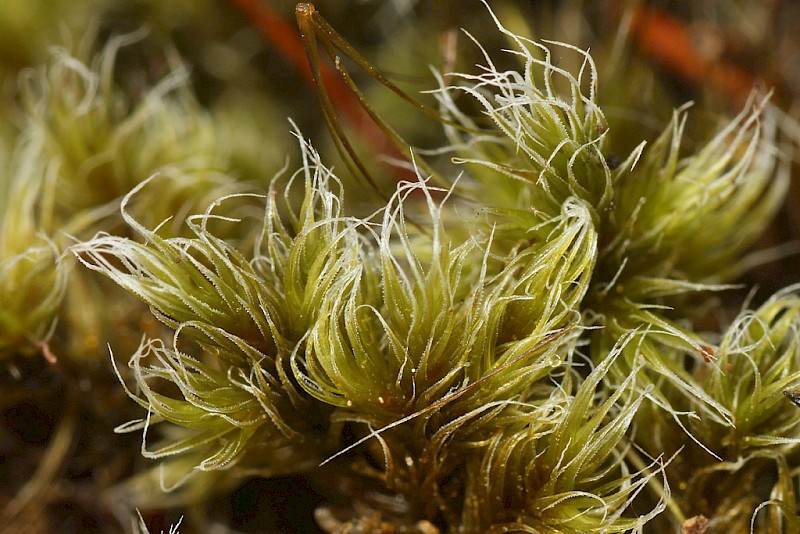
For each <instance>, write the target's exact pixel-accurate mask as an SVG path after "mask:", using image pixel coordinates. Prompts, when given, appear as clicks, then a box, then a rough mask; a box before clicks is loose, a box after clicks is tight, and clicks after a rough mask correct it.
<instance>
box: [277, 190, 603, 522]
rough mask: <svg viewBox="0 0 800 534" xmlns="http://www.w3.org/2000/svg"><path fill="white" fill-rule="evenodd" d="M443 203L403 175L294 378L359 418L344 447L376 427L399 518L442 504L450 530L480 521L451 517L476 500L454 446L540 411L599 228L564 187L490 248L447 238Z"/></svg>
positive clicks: (324, 304) (339, 413) (466, 446)
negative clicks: (552, 209) (510, 241)
mask: <svg viewBox="0 0 800 534" xmlns="http://www.w3.org/2000/svg"><path fill="white" fill-rule="evenodd" d="M412 191H419V192H421V193H422V194H423V195H424V198H425V201H426V203H427V207H428V220H429V221H430V223H427V221H426V222H425V223H421V221H422V220H423V219H419V218H418V217H416V216H415V219H414V220H415V224H417V225H421V227H423V228H430V234H429V235H428V234H420V233H418V232H417V231H414V230H411V229H410V228H409V227H408V226H407V225H408V222H407V220H406V218H405V215H404V205H405V203H406V202H407V200H404V199H406V197H407V195H409V194H410V193H411V192H412ZM412 198H413V197H412ZM445 210H446V205H445V204H440V203H437V202H435V201H434V199H433V190H431V189H429V188H428V186H427V184H426V183H425V182H420V183H418V184H407V185H406V186H404V187H401V188H400V190H399V191H398V193H397V194H396V195H395V197H394V199H393V200H392V202H390V204H389V206H388V207H387V209H386V210H385V212H384V214H383V219H382V221H381V224H380V225H378V226H377V227H376V230H375V231H374V234H373V239H374V242H375V244H374V246H373V250H374V253H372V254H369V255H367V256H366V258H368V259H371V260H372V261H370V262H367V263H364V264H361V265H357V266H353V269H352V270H342V271H340V272H338V273H336V274H337V278H336V279H335V280H334V281H333V282H332V286H331V290H330V291H328V292H327V293H326V294H325V295H324V298H323V300H322V301H321V312H320V314H319V319H318V320H317V322H316V323H315V324H314V325H313V326H312V328H311V329H310V331H309V334H308V337H307V339H306V343H305V347H304V350H303V351H297V352H296V353H295V356H294V358H293V360H292V361H293V366H294V370H295V374H296V376H297V377H298V380H299V382H300V384H301V385H302V386H303V387H304V389H305V390H306V391H307V392H308V393H309V394H310V395H311V396H313V397H315V398H317V399H319V400H320V401H322V402H325V403H327V404H330V405H332V406H335V407H336V408H337V410H336V412H335V413H334V414H333V418H334V420H335V421H337V422H351V423H360V424H366V425H367V426H366V430H369V432H367V433H366V435H365V436H364V437H363V438H362V439H360V440H357V441H356V442H355V444H354V445H357V444H360V443H362V442H364V441H367V440H372V439H373V438H375V439H374V441H371V443H372V444H373V445H374V447H373V448H372V449H370V450H369V451H368V454H369V455H371V456H372V457H373V461H374V462H378V463H382V464H383V465H384V468H383V469H382V470H379V471H378V472H377V473H376V476H379V477H380V479H381V480H383V481H384V484H385V489H384V491H385V490H391V491H394V492H398V493H399V494H401V495H402V496H403V497H404V499H405V503H404V505H403V506H402V507H401V508H400V509H399V510H397V509H395V510H390V511H388V513H390V514H395V515H396V520H397V521H398V523H399V524H405V525H412V524H415V522H416V521H417V520H419V519H432V518H435V517H437V516H439V515H444V516H445V517H446V523H447V524H448V525H449V526H450V527H451V528H454V529H455V528H464V529H467V530H466V531H472V530H469V529H475V530H474V531H480V528H481V527H480V525H479V524H478V525H476V524H473V523H472V522H468V523H465V522H463V519H462V518H461V517H460V512H459V511H460V510H461V509H462V507H463V506H464V503H463V502H461V501H462V499H465V498H468V499H472V498H474V496H473V495H471V494H468V495H469V496H468V497H465V496H464V495H462V494H461V493H460V492H459V491H458V490H456V489H454V488H456V487H459V485H461V487H464V486H466V485H469V484H471V482H470V481H469V479H468V476H469V475H468V473H467V470H466V465H465V463H464V458H465V457H466V453H467V451H470V452H471V453H472V454H474V450H473V449H474V448H479V449H481V448H485V447H486V444H487V443H488V441H487V437H488V436H492V435H494V433H496V432H497V431H498V430H499V429H502V428H504V426H505V425H506V424H509V422H510V421H513V420H516V419H515V418H525V417H526V415H521V414H525V413H528V414H529V413H530V412H534V413H538V412H537V411H541V413H542V414H544V413H545V412H547V411H548V409H546V408H541V407H540V406H539V404H547V403H548V402H549V401H547V399H549V398H550V395H552V394H554V393H557V391H558V389H557V388H556V387H554V386H553V384H551V383H550V382H549V381H548V377H550V376H551V374H553V373H555V372H557V371H558V370H559V369H561V370H563V369H562V366H563V365H564V360H565V358H567V356H568V355H569V354H570V353H571V351H572V347H573V346H574V342H575V340H576V338H577V330H570V329H569V328H570V327H571V326H574V324H575V323H576V322H577V321H578V320H579V313H578V311H577V310H578V308H579V305H580V302H581V300H582V298H583V296H584V292H585V290H586V288H587V284H588V279H589V277H590V275H591V272H592V268H593V266H594V258H595V251H596V248H595V247H596V234H595V231H594V227H593V224H592V219H591V215H590V213H589V210H588V208H587V207H586V206H585V203H584V202H582V201H580V200H578V199H572V200H570V201H568V202H566V203H565V204H564V206H563V209H562V212H561V213H560V214H559V215H558V216H556V217H553V218H551V219H549V220H547V221H546V222H544V223H541V224H539V225H538V226H535V227H532V228H530V229H529V232H528V235H529V237H530V241H531V244H529V246H528V247H526V248H525V249H522V250H519V251H515V253H514V254H509V255H507V256H495V255H493V253H492V250H491V247H492V243H491V240H487V241H486V242H483V243H481V242H480V241H478V240H476V238H471V239H469V240H467V241H463V242H462V241H458V240H453V239H452V238H451V237H450V236H449V234H448V231H447V226H446V225H445V224H444V222H443V221H444V219H443V217H442V212H443V211H445ZM526 407H527V408H526ZM543 417H544V416H543ZM479 436H480V437H479ZM481 443H482V445H481ZM352 446H353V445H351V446H350V447H348V448H347V449H345V451H347V450H349V449H350V448H352ZM345 451H342V452H345ZM396 504H397V503H396ZM378 510H379V511H381V509H380V508H378ZM383 512H384V513H387V510H385V509H384V510H383ZM458 525H460V526H458ZM409 528H410V527H409Z"/></svg>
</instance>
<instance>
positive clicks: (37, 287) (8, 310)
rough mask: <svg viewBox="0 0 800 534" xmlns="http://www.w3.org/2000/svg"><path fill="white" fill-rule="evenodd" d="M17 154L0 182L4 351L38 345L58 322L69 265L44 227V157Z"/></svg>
mask: <svg viewBox="0 0 800 534" xmlns="http://www.w3.org/2000/svg"><path fill="white" fill-rule="evenodd" d="M31 152H34V153H35V148H34V147H32V146H29V147H28V148H27V150H26V151H24V152H22V153H20V154H17V157H15V160H14V161H13V162H12V163H11V164H9V166H8V167H9V168H8V171H7V172H6V173H3V175H4V176H10V177H11V179H9V180H7V181H4V183H2V184H0V185H1V186H2V187H0V191H2V194H1V195H0V301H1V302H3V306H4V311H3V313H2V314H0V357H2V358H5V357H12V356H14V355H16V354H30V353H33V352H36V351H38V350H39V349H38V348H37V344H38V343H39V342H44V341H46V340H47V337H48V336H49V334H50V333H51V332H52V328H53V327H54V326H55V318H56V313H57V310H58V307H59V305H60V303H61V299H62V297H63V294H64V289H65V274H66V273H65V271H64V268H63V265H62V264H58V263H57V261H56V260H57V257H58V250H57V249H56V246H55V244H54V243H52V242H50V241H49V240H48V239H47V237H46V236H44V235H42V234H41V233H40V227H39V224H38V222H39V220H40V206H39V204H38V201H39V198H40V196H41V195H42V189H43V188H46V187H48V184H47V183H43V178H44V172H43V169H42V167H43V163H42V162H40V161H39V160H37V159H35V157H34V156H32V155H31Z"/></svg>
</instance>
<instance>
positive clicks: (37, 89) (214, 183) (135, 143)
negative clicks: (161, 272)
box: [20, 34, 235, 235]
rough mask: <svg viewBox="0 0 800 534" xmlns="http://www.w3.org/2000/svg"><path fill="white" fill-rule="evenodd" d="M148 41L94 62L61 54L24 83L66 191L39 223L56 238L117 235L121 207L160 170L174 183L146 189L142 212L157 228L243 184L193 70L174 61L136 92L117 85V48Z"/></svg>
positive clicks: (44, 149) (121, 40)
mask: <svg viewBox="0 0 800 534" xmlns="http://www.w3.org/2000/svg"><path fill="white" fill-rule="evenodd" d="M141 37H142V36H141V35H136V34H131V35H128V36H123V37H116V38H113V39H112V40H111V41H109V44H108V45H107V46H106V47H105V49H104V50H103V52H102V53H100V54H98V55H97V56H96V57H94V58H93V60H92V61H91V62H84V61H82V60H81V59H79V58H78V57H74V56H72V55H70V54H68V53H67V52H66V51H65V50H57V51H55V52H54V57H53V60H52V61H51V62H50V63H49V64H48V65H46V66H45V67H43V68H41V69H40V70H38V71H31V72H28V73H27V74H26V76H24V77H23V78H22V81H23V89H22V91H21V95H20V96H21V99H22V101H23V106H24V109H25V112H26V115H27V117H26V118H27V125H28V126H27V127H28V129H29V130H30V132H31V133H30V135H31V136H36V137H38V138H40V139H41V145H40V147H39V154H38V157H39V158H41V159H43V160H44V161H47V162H48V172H49V173H50V174H49V179H50V180H52V181H54V182H56V187H57V188H58V194H57V195H54V196H53V197H52V198H49V199H48V201H49V203H50V205H51V206H52V210H51V213H50V214H49V218H48V219H47V220H44V221H41V224H42V226H43V228H44V229H45V231H47V232H48V233H54V232H55V230H56V229H59V230H61V231H63V232H65V233H67V234H72V235H81V234H86V233H87V232H90V231H91V230H92V229H95V230H96V229H97V228H98V226H97V225H98V223H99V222H100V221H102V225H103V227H104V228H105V229H107V230H108V229H112V228H113V225H114V223H116V221H111V220H108V218H109V216H110V215H113V214H116V213H117V211H118V210H117V207H116V206H117V205H114V204H113V203H114V202H119V199H120V198H122V196H123V195H125V194H126V193H128V192H129V191H130V190H131V189H132V188H133V187H134V186H136V185H137V184H138V183H140V182H141V181H142V180H144V179H145V178H147V177H149V176H151V175H153V174H155V173H160V174H161V175H163V176H165V177H167V178H166V179H163V180H159V181H158V182H156V183H155V184H154V185H153V187H151V188H149V189H148V190H147V191H146V192H145V194H146V195H147V199H146V202H147V206H148V209H146V210H142V211H141V214H142V217H144V220H145V222H147V223H148V224H151V225H155V224H158V223H160V222H162V221H163V220H164V219H165V218H166V217H168V216H169V215H171V214H177V215H178V216H179V217H180V214H181V213H191V212H192V206H195V207H196V206H202V205H207V204H208V203H210V202H211V201H212V200H214V199H216V198H218V197H219V196H221V195H222V194H224V191H223V190H222V187H223V186H224V187H229V188H230V187H231V186H232V185H233V184H234V183H235V182H234V179H233V178H232V177H231V176H229V173H227V172H226V171H228V168H229V165H228V163H227V160H226V154H227V150H226V148H225V144H224V142H222V138H221V135H220V132H218V131H217V130H216V126H215V124H214V121H213V120H212V118H211V116H210V115H209V114H208V112H206V111H204V110H203V109H202V108H201V107H200V106H199V105H198V104H197V102H195V100H194V97H193V96H192V93H191V91H190V89H189V87H188V84H187V81H188V78H187V77H188V74H187V70H186V68H185V67H183V66H181V65H175V64H173V65H172V68H171V72H170V73H169V75H167V76H165V77H164V78H163V79H162V80H161V81H159V82H158V83H157V84H155V85H154V86H153V87H151V88H149V89H148V90H147V91H144V92H141V91H140V94H139V95H138V96H131V95H132V94H134V93H133V92H132V91H129V90H128V88H121V87H118V86H117V85H116V83H115V78H114V64H115V60H116V55H117V52H118V50H119V48H120V47H122V46H126V45H129V44H130V43H132V42H135V41H136V40H137V39H141ZM173 63H174V62H173ZM209 193H211V194H212V195H213V196H207V195H209ZM195 209H196V208H195ZM187 210H188V211H187ZM181 218H182V217H181Z"/></svg>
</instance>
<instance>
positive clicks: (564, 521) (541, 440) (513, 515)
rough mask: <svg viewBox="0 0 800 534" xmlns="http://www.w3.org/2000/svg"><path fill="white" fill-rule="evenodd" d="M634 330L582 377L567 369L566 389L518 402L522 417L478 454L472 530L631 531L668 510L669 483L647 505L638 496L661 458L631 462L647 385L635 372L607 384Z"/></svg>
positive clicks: (469, 511) (469, 516)
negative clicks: (531, 405) (527, 403)
mask: <svg viewBox="0 0 800 534" xmlns="http://www.w3.org/2000/svg"><path fill="white" fill-rule="evenodd" d="M632 338H633V335H629V336H626V338H625V339H623V340H622V341H621V343H620V345H619V346H618V347H616V348H615V349H614V351H613V352H612V353H611V354H610V355H609V356H608V358H606V359H605V360H604V361H603V362H602V363H601V364H600V365H599V366H598V367H597V368H595V369H594V370H592V372H591V373H590V374H589V375H588V376H587V377H586V378H585V379H582V378H581V377H580V376H579V375H578V374H575V375H574V376H573V373H574V372H575V371H574V368H573V369H569V370H567V371H566V372H565V374H564V376H563V380H562V382H561V383H560V384H559V385H560V386H561V387H560V389H558V390H556V391H554V392H553V394H551V395H550V397H549V398H548V399H547V400H546V401H544V402H542V403H541V404H539V405H538V406H536V408H537V409H536V410H523V409H520V410H519V412H520V413H519V414H518V418H517V419H516V420H514V421H513V422H512V421H509V424H508V425H507V426H505V427H501V428H498V429H496V430H495V432H496V433H495V435H493V436H492V437H491V438H490V439H488V440H487V441H488V443H489V445H488V447H482V448H481V449H476V450H477V451H478V453H479V454H475V453H474V452H473V454H472V458H471V463H470V464H469V467H470V470H471V475H472V477H471V478H470V484H471V485H470V486H469V487H468V489H467V493H468V494H471V495H474V497H473V498H471V499H469V500H467V502H466V503H465V507H464V511H463V517H464V520H465V523H466V524H468V525H469V529H467V531H469V532H531V533H533V532H569V533H580V532H628V531H631V530H635V529H637V528H641V527H642V526H643V525H645V524H646V523H648V522H649V521H650V520H652V519H653V518H654V517H656V516H657V515H658V514H660V513H661V512H662V511H663V510H664V509H665V507H666V503H667V501H668V500H669V498H670V490H669V486H668V485H664V486H663V487H662V488H661V494H660V500H659V501H658V502H657V503H656V504H655V505H653V507H652V508H651V509H650V510H649V511H645V510H646V509H644V508H643V507H642V505H641V504H636V505H633V504H632V503H634V502H635V501H636V499H637V496H638V495H639V494H640V493H641V492H642V491H643V490H645V488H646V486H647V485H648V484H650V483H651V482H653V478H654V477H656V476H658V474H659V472H660V471H662V469H663V462H661V466H660V467H658V466H657V464H659V463H660V462H659V461H654V462H653V463H652V464H651V465H650V466H642V467H641V468H640V469H631V468H630V467H631V466H630V465H629V463H628V458H627V455H628V448H629V446H630V444H629V442H628V441H627V439H626V438H625V435H626V433H627V432H628V430H629V426H630V425H631V422H632V420H633V419H634V416H635V415H636V412H637V410H638V409H639V406H640V405H641V403H642V401H643V400H644V399H645V396H646V394H647V391H646V390H645V391H639V390H638V386H637V376H636V374H637V373H636V371H635V372H634V373H631V375H629V376H628V378H627V379H626V381H625V382H624V383H623V384H622V385H621V387H619V388H616V389H614V390H609V389H607V388H604V387H603V385H602V381H603V379H604V378H605V376H606V373H607V372H608V369H609V367H610V366H611V365H612V363H613V361H614V359H615V358H616V357H618V355H619V353H620V349H621V348H622V347H623V346H624V344H625V343H627V342H630V340H631V339H632ZM573 363H574V362H573ZM576 379H577V380H576ZM573 389H574V391H573ZM526 412H527V413H526ZM636 502H638V501H636ZM631 508H636V509H637V511H638V514H640V515H637V514H636V513H632V510H631Z"/></svg>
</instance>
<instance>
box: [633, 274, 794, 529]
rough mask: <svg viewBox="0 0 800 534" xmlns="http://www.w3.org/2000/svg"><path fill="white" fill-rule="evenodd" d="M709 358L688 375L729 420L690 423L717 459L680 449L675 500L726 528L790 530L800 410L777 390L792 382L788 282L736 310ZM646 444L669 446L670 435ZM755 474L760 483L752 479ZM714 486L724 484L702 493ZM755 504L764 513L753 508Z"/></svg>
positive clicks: (791, 389)
mask: <svg viewBox="0 0 800 534" xmlns="http://www.w3.org/2000/svg"><path fill="white" fill-rule="evenodd" d="M715 356H716V361H715V362H714V365H713V366H702V367H698V368H697V369H696V370H695V374H696V377H697V380H698V381H699V382H700V383H701V384H702V385H703V388H704V389H705V390H706V391H707V392H708V393H709V394H710V395H711V396H712V397H713V398H714V399H715V400H717V401H718V402H719V403H720V404H722V405H723V406H725V407H726V408H727V409H728V410H729V411H730V413H731V414H732V419H733V421H732V424H731V425H720V424H718V423H716V422H715V421H713V420H711V419H708V418H701V419H697V420H692V421H691V423H690V429H691V432H692V433H693V435H694V436H696V438H697V439H698V440H699V441H700V442H702V443H703V445H704V446H705V447H707V448H708V449H709V450H710V451H713V452H714V453H715V454H716V455H717V456H718V457H719V458H720V459H721V460H722V461H716V460H715V459H714V458H713V457H711V455H709V454H708V453H707V452H706V451H702V450H699V448H698V447H696V446H694V447H691V448H690V449H689V450H687V451H686V453H685V454H683V455H682V456H683V462H681V463H680V465H677V466H676V468H677V469H680V471H681V474H684V475H685V479H686V480H688V482H689V484H688V487H687V492H686V494H685V495H682V496H681V501H682V502H683V503H685V504H684V506H686V508H689V507H691V508H692V509H693V510H694V513H703V514H705V515H707V516H708V517H714V518H715V523H716V524H718V525H719V527H720V528H726V529H728V530H730V531H733V532H749V531H752V530H750V529H752V528H755V530H756V531H771V532H772V531H774V532H778V531H781V530H782V529H788V530H789V531H790V530H792V528H790V525H793V524H794V525H796V524H798V521H800V518H798V516H797V512H798V510H797V499H796V490H795V481H794V478H795V475H794V474H793V472H792V470H791V469H790V467H789V466H790V465H791V461H792V460H791V459H792V458H793V457H794V456H795V454H796V452H797V450H798V446H799V445H800V409H798V408H797V407H796V406H794V405H793V404H792V403H791V402H789V399H787V398H786V397H785V396H784V395H785V393H788V394H789V395H791V394H792V393H794V392H795V391H797V389H798V387H799V386H800V297H798V295H797V293H796V287H794V288H792V287H790V288H787V289H786V290H784V291H781V292H779V293H777V294H776V295H774V296H773V297H772V298H770V299H769V300H768V301H767V302H766V303H764V304H763V305H762V306H760V307H759V308H758V309H756V310H746V311H744V312H742V313H741V314H740V315H739V317H738V318H737V319H736V320H735V321H734V322H733V323H732V324H731V326H730V327H729V328H728V330H727V332H726V333H725V335H724V336H723V337H722V340H721V341H720V343H719V347H718V348H717V350H716V352H715ZM690 408H693V406H691V407H690ZM664 438H667V436H666V435H665V436H664ZM648 445H650V444H648ZM652 445H663V446H666V447H668V448H671V449H672V448H675V444H674V443H672V442H671V440H667V441H666V442H661V443H660V444H659V443H653V444H652ZM756 480H760V481H761V483H760V484H754V481H756ZM718 486H724V487H725V488H728V489H727V491H725V492H719V493H718V492H713V491H710V488H711V487H718ZM761 508H765V509H764V511H763V512H761V513H757V512H758V511H759V509H761Z"/></svg>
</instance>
